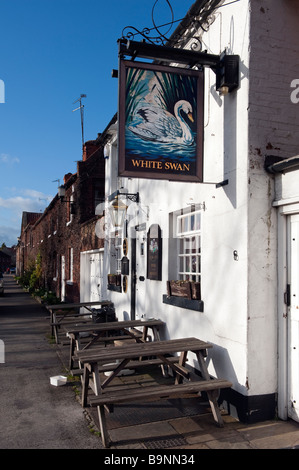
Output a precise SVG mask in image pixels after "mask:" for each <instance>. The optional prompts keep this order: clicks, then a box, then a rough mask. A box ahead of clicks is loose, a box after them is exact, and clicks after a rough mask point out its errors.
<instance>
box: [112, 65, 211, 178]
mask: <svg viewBox="0 0 299 470" xmlns="http://www.w3.org/2000/svg"><path fill="white" fill-rule="evenodd" d="M119 72H120V73H119V104H118V137H119V142H118V149H119V161H118V164H119V168H118V173H119V176H125V177H133V178H147V179H164V180H169V181H183V182H184V181H185V182H187V181H188V182H200V183H202V182H203V160H204V158H203V141H204V72H203V70H193V69H184V68H180V67H171V66H167V65H157V64H150V63H144V62H133V61H128V60H123V59H121V60H120V66H119ZM129 74H131V75H130V76H129ZM157 74H158V75H157ZM159 74H160V75H159ZM132 75H134V80H132V79H131V77H132ZM142 76H143V77H144V76H148V77H149V78H147V81H146V80H145V78H142ZM157 76H158V77H163V78H164V77H166V78H165V82H166V80H167V79H168V78H169V82H170V83H171V82H172V81H173V80H177V81H179V82H180V83H179V84H181V87H180V89H179V91H178V92H177V96H179V93H180V91H181V90H182V89H183V90H187V91H185V92H184V93H185V94H186V97H185V96H183V94H182V91H181V93H180V94H181V100H184V101H188V100H187V94H188V93H189V96H190V94H191V93H192V92H191V91H190V89H189V88H188V83H191V84H192V86H193V87H194V89H195V93H192V97H193V101H192V104H193V105H195V106H192V110H193V113H194V115H195V122H194V123H192V121H190V123H189V121H188V119H187V114H186V113H184V112H183V114H180V117H184V120H185V122H186V121H188V124H189V129H191V126H192V129H194V132H191V134H192V136H195V138H194V141H193V142H192V144H189V143H188V145H187V147H186V144H185V143H180V144H176V142H174V143H172V142H171V143H170V144H166V143H165V142H164V143H163V144H161V143H160V142H159V140H157V141H155V142H154V143H153V142H150V144H148V141H149V140H150V139H144V138H143V137H142V138H141V139H140V138H139V137H138V136H137V138H136V135H135V134H134V132H131V133H130V132H129V130H128V129H129V124H128V123H129V122H130V121H129V120H131V121H133V119H134V116H136V114H137V111H138V110H140V108H142V110H144V109H145V107H144V103H145V102H146V100H149V99H153V98H152V94H153V91H152V90H153V89H154V88H155V86H153V87H152V90H151V91H148V94H146V91H145V92H144V93H143V98H142V99H140V100H139V104H137V106H136V108H135V112H134V111H132V108H131V106H129V105H128V102H129V101H130V99H131V96H132V95H133V92H132V87H133V85H134V87H135V88H134V91H135V89H138V85H139V89H143V90H144V89H145V88H146V87H149V84H150V77H152V80H153V79H154V80H156V81H158V86H157V89H158V91H157V92H155V93H157V95H159V96H158V98H159V100H160V96H161V90H162V91H163V90H165V89H163V87H162V86H161V81H160V80H159V78H158V79H157V78H156V77H157ZM136 77H137V78H136ZM175 77H178V78H175ZM170 79H172V80H170ZM143 82H144V83H143ZM165 82H164V83H165ZM151 83H152V82H151ZM169 88H170V87H169ZM192 90H193V88H192ZM150 93H151V96H150ZM165 93H166V92H165ZM140 96H141V95H140ZM149 96H150V98H149ZM128 97H129V98H128ZM155 99H156V100H157V97H156V96H155ZM141 100H143V106H141V104H140V103H141ZM136 101H137V100H136ZM189 102H190V100H189ZM164 106H165V104H164ZM164 106H163V108H162V107H161V106H160V108H159V109H161V110H162V109H164ZM194 108H195V109H194ZM136 109H137V111H136ZM166 109H167V108H166ZM167 111H168V112H169V113H170V114H172V118H174V114H175V112H174V108H173V109H171V110H170V108H168V109H167ZM162 112H163V111H162ZM143 114H144V112H143ZM140 116H142V113H141V112H140V111H139V116H138V118H139V119H141V117H140ZM177 116H178V114H177V115H176V117H177ZM145 120H146V119H145ZM177 120H178V121H179V119H178V118H177ZM181 121H182V120H180V122H181ZM132 128H133V126H132V125H131V126H130V129H132ZM135 130H136V127H135ZM128 134H129V137H130V139H131V141H134V139H135V142H138V141H137V140H136V139H139V141H141V140H143V142H142V144H143V145H142V144H140V145H141V147H140V148H147V147H146V145H148V146H149V147H148V148H151V149H154V148H155V150H154V151H156V152H157V155H159V154H158V152H161V153H162V155H161V156H159V157H155V156H154V157H153V158H152V159H151V157H150V154H149V153H148V155H146V156H145V155H144V154H142V151H141V152H139V153H136V154H135V155H134V153H133V152H134V151H132V150H131V149H129V144H127V142H129V139H128ZM183 135H184V133H183ZM165 138H166V137H165ZM136 145H137V144H136ZM150 145H151V147H150ZM165 145H168V149H167V150H165V152H167V154H168V156H165V155H166V154H163V150H161V148H162V149H163V148H165ZM169 145H170V146H172V147H169ZM163 146H164V147H163ZM184 148H185V149H186V152H188V153H186V154H185V153H184ZM176 149H179V151H177V152H176ZM172 150H173V151H172ZM129 152H131V154H130V153H129ZM146 152H147V150H145V153H146ZM186 155H190V157H189V161H190V163H189V162H188V160H187V159H186V160H185V157H186Z"/></svg>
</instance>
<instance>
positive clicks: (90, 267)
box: [80, 251, 106, 302]
mask: <svg viewBox="0 0 299 470" xmlns="http://www.w3.org/2000/svg"><path fill="white" fill-rule="evenodd" d="M103 263H104V252H103V251H89V252H82V253H81V254H80V301H81V302H96V301H97V300H101V299H102V297H103V294H104V292H105V287H106V286H105V283H104V275H103Z"/></svg>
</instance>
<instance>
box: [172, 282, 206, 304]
mask: <svg viewBox="0 0 299 470" xmlns="http://www.w3.org/2000/svg"><path fill="white" fill-rule="evenodd" d="M167 295H168V296H169V297H171V296H175V297H184V298H186V299H193V300H195V299H196V300H201V293H200V282H194V281H167Z"/></svg>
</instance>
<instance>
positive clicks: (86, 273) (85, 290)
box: [80, 248, 107, 302]
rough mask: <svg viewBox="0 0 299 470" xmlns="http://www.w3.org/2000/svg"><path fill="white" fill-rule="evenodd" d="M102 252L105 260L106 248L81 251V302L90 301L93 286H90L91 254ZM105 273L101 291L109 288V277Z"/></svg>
mask: <svg viewBox="0 0 299 470" xmlns="http://www.w3.org/2000/svg"><path fill="white" fill-rule="evenodd" d="M98 253H100V254H101V255H102V257H103V262H104V249H103V248H100V249H98V250H88V251H82V252H81V253H80V302H86V301H90V295H91V286H90V281H91V279H90V273H91V271H90V256H92V255H95V254H98ZM102 274H103V278H102V282H101V293H102V295H104V292H106V290H107V279H106V276H105V275H104V272H103V273H102Z"/></svg>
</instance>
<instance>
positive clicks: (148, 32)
mask: <svg viewBox="0 0 299 470" xmlns="http://www.w3.org/2000/svg"><path fill="white" fill-rule="evenodd" d="M164 1H166V3H167V5H168V7H169V12H170V16H171V21H170V22H168V23H164V24H161V25H159V26H157V22H156V21H155V9H156V6H157V4H158V2H159V0H155V2H154V5H153V8H152V23H153V27H152V28H148V27H145V28H143V29H142V30H141V31H140V30H139V29H138V28H136V27H135V26H126V27H125V28H124V29H123V30H122V39H128V40H130V39H131V40H135V36H141V37H142V40H143V41H146V42H149V43H151V44H156V45H161V46H166V45H167V46H173V45H174V44H176V45H180V44H181V43H183V42H186V39H185V38H182V37H181V36H179V35H175V34H172V35H170V36H169V37H168V35H169V34H170V32H171V30H172V28H173V26H174V25H175V24H176V23H179V22H181V21H182V18H181V19H179V20H175V19H174V12H173V9H172V6H171V4H170V1H169V0H164ZM166 27H168V29H167V30H166V31H165V32H162V28H166ZM155 32H156V34H155ZM190 39H191V38H188V42H189V41H190ZM192 41H193V42H192V43H191V46H190V47H191V49H192V50H197V51H199V50H201V40H200V38H199V37H198V36H193V37H192Z"/></svg>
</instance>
